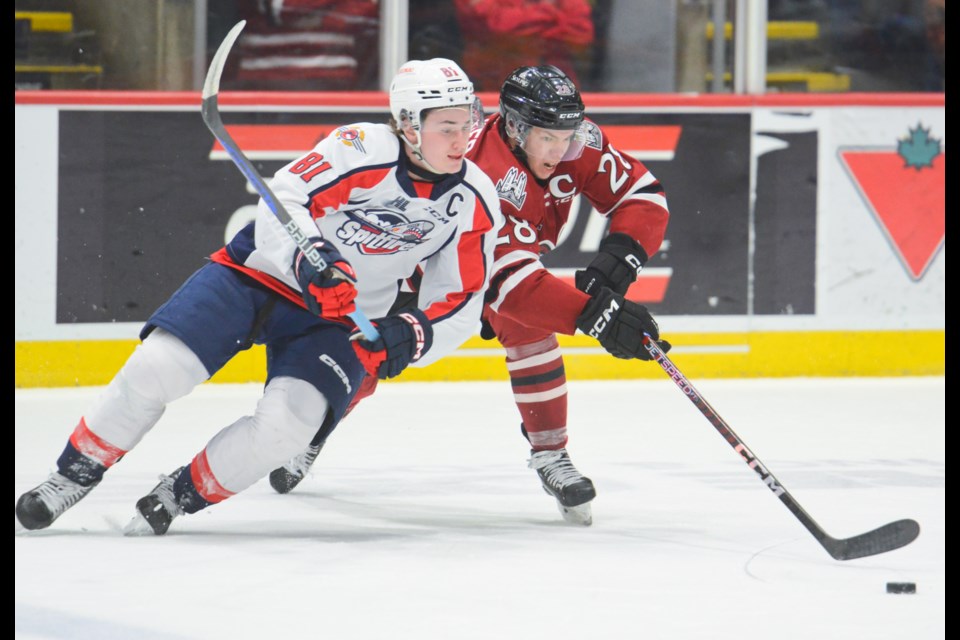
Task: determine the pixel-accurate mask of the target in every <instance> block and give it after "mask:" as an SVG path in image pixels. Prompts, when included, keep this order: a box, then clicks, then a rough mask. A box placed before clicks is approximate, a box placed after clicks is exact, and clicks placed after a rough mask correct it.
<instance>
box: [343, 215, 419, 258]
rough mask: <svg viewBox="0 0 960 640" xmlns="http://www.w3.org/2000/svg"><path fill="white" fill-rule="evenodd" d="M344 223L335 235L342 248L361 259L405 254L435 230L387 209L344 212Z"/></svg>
mask: <svg viewBox="0 0 960 640" xmlns="http://www.w3.org/2000/svg"><path fill="white" fill-rule="evenodd" d="M343 213H344V214H346V217H347V218H348V219H347V221H346V222H345V223H344V224H343V225H341V226H340V228H339V229H337V232H336V235H337V239H339V240H340V241H341V242H342V243H343V244H344V245H345V246H348V247H349V246H355V247H356V248H357V250H358V251H359V252H360V253H362V254H363V255H383V254H388V253H397V252H399V251H409V250H410V249H413V248H414V247H415V246H417V245H418V244H420V243H421V242H423V241H424V240H425V239H426V238H427V236H428V235H429V234H430V232H431V231H433V229H434V227H435V226H436V225H435V224H434V223H433V222H431V221H429V220H412V221H411V220H409V219H407V218H406V217H405V216H404V215H403V214H401V213H399V212H397V211H389V210H387V209H344V210H343Z"/></svg>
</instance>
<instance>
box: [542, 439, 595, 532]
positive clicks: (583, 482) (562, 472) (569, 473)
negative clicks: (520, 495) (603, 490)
mask: <svg viewBox="0 0 960 640" xmlns="http://www.w3.org/2000/svg"><path fill="white" fill-rule="evenodd" d="M529 467H530V468H531V469H536V470H537V475H539V476H540V481H541V482H542V483H543V490H544V491H545V492H547V493H548V494H550V495H551V496H553V497H554V498H556V499H557V507H558V508H559V509H560V514H561V515H562V516H563V519H564V520H566V521H567V522H569V523H571V524H579V525H583V526H585V527H588V526H590V525H591V524H593V513H592V510H591V508H590V501H591V500H593V499H594V498H595V497H596V495H597V492H596V490H595V489H594V488H593V481H591V480H590V478H585V477H584V476H583V475H582V474H581V473H580V472H579V471H577V468H576V467H574V466H573V463H572V462H570V456H569V455H568V454H567V450H566V449H559V450H557V451H532V452H531V453H530V462H529Z"/></svg>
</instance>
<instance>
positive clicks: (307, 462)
mask: <svg viewBox="0 0 960 640" xmlns="http://www.w3.org/2000/svg"><path fill="white" fill-rule="evenodd" d="M321 449H323V443H322V442H321V443H320V444H317V445H313V444H311V445H310V446H309V447H307V450H306V451H304V452H303V453H301V454H299V455H296V456H294V457H293V458H291V459H290V461H289V462H287V463H286V464H285V465H283V466H282V467H279V468H277V469H274V470H273V471H271V472H270V486H271V487H273V490H274V491H276V492H277V493H290V492H291V491H293V489H294V487H296V486H297V485H298V484H300V481H301V480H303V479H304V478H305V477H306V476H307V472H308V471H310V467H312V466H313V462H314V460H316V459H317V456H318V455H319V454H320V450H321Z"/></svg>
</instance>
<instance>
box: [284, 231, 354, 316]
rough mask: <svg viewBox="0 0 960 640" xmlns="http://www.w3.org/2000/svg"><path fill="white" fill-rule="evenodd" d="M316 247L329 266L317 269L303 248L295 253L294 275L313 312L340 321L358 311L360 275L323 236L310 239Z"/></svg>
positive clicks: (308, 307) (304, 298) (305, 300)
mask: <svg viewBox="0 0 960 640" xmlns="http://www.w3.org/2000/svg"><path fill="white" fill-rule="evenodd" d="M310 242H311V244H312V245H313V248H314V249H316V250H317V251H318V252H319V253H320V257H321V258H323V260H324V262H326V263H327V268H326V269H324V270H323V271H317V268H316V267H314V266H313V265H312V264H310V261H309V260H307V257H306V256H305V255H304V253H303V251H301V250H300V249H297V250H296V251H294V253H293V275H294V276H295V277H296V278H297V282H298V283H299V284H300V290H301V291H302V292H303V301H304V302H305V303H306V305H307V309H309V310H310V311H311V312H312V313H313V314H314V315H318V316H321V317H323V318H328V319H330V320H340V319H342V318H343V317H344V316H346V315H348V314H351V313H353V312H354V311H356V310H357V305H356V304H354V302H353V301H354V298H356V297H357V287H356V286H355V285H356V283H357V274H356V273H355V272H354V270H353V267H351V266H350V263H349V262H347V260H346V258H344V257H343V256H342V255H340V252H339V251H337V250H336V249H335V248H334V247H333V245H331V244H329V243H328V242H325V241H324V240H323V239H322V238H319V237H313V238H310Z"/></svg>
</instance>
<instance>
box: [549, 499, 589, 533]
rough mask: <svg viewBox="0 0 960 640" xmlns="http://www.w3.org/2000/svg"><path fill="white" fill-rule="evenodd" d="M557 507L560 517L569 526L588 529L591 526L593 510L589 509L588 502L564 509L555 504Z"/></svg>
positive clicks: (560, 505)
mask: <svg viewBox="0 0 960 640" xmlns="http://www.w3.org/2000/svg"><path fill="white" fill-rule="evenodd" d="M557 507H559V509H560V515H562V516H563V519H564V520H565V521H566V522H569V523H570V524H576V525H579V526H581V527H589V526H590V525H591V524H593V510H592V509H591V508H590V503H589V502H585V503H584V504H579V505H577V506H575V507H565V506H563V505H562V504H560V503H559V502H557Z"/></svg>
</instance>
